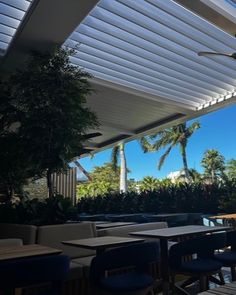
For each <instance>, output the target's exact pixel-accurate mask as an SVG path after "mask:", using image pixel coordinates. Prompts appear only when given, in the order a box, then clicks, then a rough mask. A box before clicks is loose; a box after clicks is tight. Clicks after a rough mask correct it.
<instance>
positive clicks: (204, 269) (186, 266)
mask: <svg viewBox="0 0 236 295" xmlns="http://www.w3.org/2000/svg"><path fill="white" fill-rule="evenodd" d="M221 267H222V263H221V262H219V261H216V260H213V259H200V258H198V259H194V260H192V261H187V262H183V263H182V264H181V267H180V268H179V269H178V270H180V271H183V272H190V273H197V274H198V273H199V274H200V273H209V272H214V271H217V270H219V269H220V268H221Z"/></svg>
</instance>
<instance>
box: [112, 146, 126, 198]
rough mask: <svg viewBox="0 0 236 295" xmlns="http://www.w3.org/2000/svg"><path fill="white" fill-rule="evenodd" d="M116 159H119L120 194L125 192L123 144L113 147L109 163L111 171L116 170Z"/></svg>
mask: <svg viewBox="0 0 236 295" xmlns="http://www.w3.org/2000/svg"><path fill="white" fill-rule="evenodd" d="M118 157H119V158H120V192H121V193H126V192H127V164H126V157H125V144H124V143H123V142H121V143H119V144H118V145H116V146H114V148H113V149H112V154H111V162H112V165H113V169H114V170H115V171H116V170H117V169H118V165H117V163H118Z"/></svg>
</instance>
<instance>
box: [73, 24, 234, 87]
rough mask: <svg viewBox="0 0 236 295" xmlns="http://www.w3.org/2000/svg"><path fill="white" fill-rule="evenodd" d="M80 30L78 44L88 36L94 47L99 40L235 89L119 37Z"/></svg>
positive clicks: (89, 30) (219, 85)
mask: <svg viewBox="0 0 236 295" xmlns="http://www.w3.org/2000/svg"><path fill="white" fill-rule="evenodd" d="M79 29H80V31H79V36H80V37H79V38H80V40H78V42H81V34H83V35H85V34H87V35H88V36H90V37H92V38H93V43H94V45H96V42H97V40H99V41H101V42H105V43H108V44H110V45H112V46H114V47H118V48H121V49H123V50H125V51H128V52H132V53H133V54H135V55H139V56H140V57H143V58H145V59H149V60H150V61H152V62H153V63H160V64H161V65H163V66H164V67H167V68H171V69H175V70H176V71H179V72H181V73H185V74H187V75H188V76H191V77H194V78H197V79H200V80H201V81H208V83H212V84H213V85H214V84H216V85H217V86H218V87H222V88H223V89H226V90H228V91H232V89H233V87H232V84H231V83H225V82H224V81H222V80H217V79H215V78H212V77H211V76H209V75H206V74H202V73H199V72H198V71H196V70H194V69H192V68H187V67H184V66H183V65H180V64H178V63H175V62H173V61H170V60H168V59H166V58H163V57H161V56H158V55H156V54H154V53H152V52H150V51H148V50H146V49H144V48H141V47H138V46H136V45H133V44H131V43H129V44H127V42H125V41H123V40H120V39H118V38H117V37H114V36H112V35H110V34H109V35H108V34H107V33H104V32H101V31H98V30H97V29H95V28H91V27H87V28H85V25H81V26H80V28H79ZM108 37H109V38H108ZM82 43H83V42H82Z"/></svg>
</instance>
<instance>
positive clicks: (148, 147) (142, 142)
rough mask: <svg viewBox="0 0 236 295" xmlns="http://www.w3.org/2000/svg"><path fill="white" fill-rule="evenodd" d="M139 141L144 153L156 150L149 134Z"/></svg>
mask: <svg viewBox="0 0 236 295" xmlns="http://www.w3.org/2000/svg"><path fill="white" fill-rule="evenodd" d="M139 142H140V145H141V148H142V150H143V152H144V153H147V152H153V151H154V150H153V145H152V144H151V143H150V141H149V137H148V136H144V137H141V139H140V140H139Z"/></svg>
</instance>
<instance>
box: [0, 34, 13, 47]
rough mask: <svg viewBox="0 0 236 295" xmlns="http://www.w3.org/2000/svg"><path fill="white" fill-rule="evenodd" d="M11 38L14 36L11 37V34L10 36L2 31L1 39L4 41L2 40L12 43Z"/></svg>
mask: <svg viewBox="0 0 236 295" xmlns="http://www.w3.org/2000/svg"><path fill="white" fill-rule="evenodd" d="M11 39H12V37H10V36H8V35H6V34H2V33H0V40H1V41H2V42H5V43H7V44H8V43H10V42H11Z"/></svg>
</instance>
